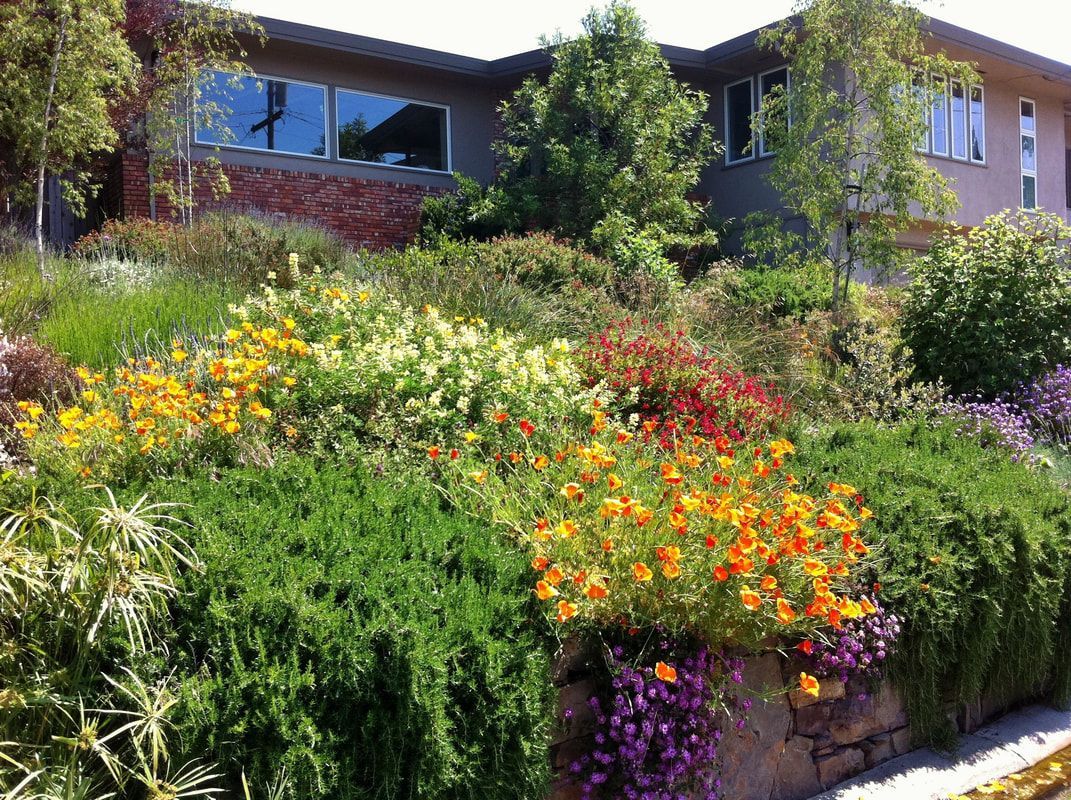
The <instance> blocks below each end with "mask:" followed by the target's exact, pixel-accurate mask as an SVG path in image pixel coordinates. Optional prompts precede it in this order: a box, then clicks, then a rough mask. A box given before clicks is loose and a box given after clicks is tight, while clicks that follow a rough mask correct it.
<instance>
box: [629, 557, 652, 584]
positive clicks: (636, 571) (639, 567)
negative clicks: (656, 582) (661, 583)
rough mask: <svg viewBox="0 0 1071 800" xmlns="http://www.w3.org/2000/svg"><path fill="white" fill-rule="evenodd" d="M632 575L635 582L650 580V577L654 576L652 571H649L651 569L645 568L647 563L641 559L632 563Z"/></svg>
mask: <svg viewBox="0 0 1071 800" xmlns="http://www.w3.org/2000/svg"><path fill="white" fill-rule="evenodd" d="M632 577H634V578H635V579H636V581H637V582H639V583H642V582H643V581H649V580H651V578H653V577H654V573H653V572H651V570H649V569H648V568H647V565H646V564H644V563H643V562H642V561H637V562H636V563H635V564H633V565H632Z"/></svg>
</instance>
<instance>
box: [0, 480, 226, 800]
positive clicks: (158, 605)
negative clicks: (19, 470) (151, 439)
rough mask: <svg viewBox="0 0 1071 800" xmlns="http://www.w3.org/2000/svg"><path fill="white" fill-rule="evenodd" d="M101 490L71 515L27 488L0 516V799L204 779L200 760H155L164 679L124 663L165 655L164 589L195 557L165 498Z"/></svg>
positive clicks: (161, 786)
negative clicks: (125, 498) (27, 494)
mask: <svg viewBox="0 0 1071 800" xmlns="http://www.w3.org/2000/svg"><path fill="white" fill-rule="evenodd" d="M103 491H104V495H105V502H104V503H102V504H101V505H100V506H97V507H94V508H89V509H87V510H86V511H84V512H81V513H78V514H71V513H68V511H67V510H65V509H64V508H63V507H61V506H59V505H57V504H55V503H53V502H52V501H50V500H49V499H47V498H45V497H41V496H38V495H36V494H34V495H32V496H31V498H30V500H29V501H28V502H27V504H26V505H25V506H24V507H22V508H19V509H7V510H6V516H5V517H4V519H3V521H2V522H0V686H2V687H3V688H2V689H0V787H4V788H3V792H4V793H3V794H2V795H0V797H2V798H3V800H15V798H19V800H36V799H37V798H41V799H42V800H46V799H47V800H98V799H100V798H105V797H113V796H116V795H120V796H126V795H127V793H128V792H131V791H133V794H132V795H131V796H144V797H147V798H151V799H152V800H178V798H187V797H195V796H197V797H199V796H205V795H210V794H213V793H214V792H215V791H216V790H215V789H214V788H213V781H214V780H215V778H216V777H218V776H217V775H216V774H215V773H214V767H213V766H212V765H207V764H198V763H196V762H191V763H188V764H186V765H184V766H182V767H176V766H175V765H172V764H170V763H169V754H168V733H169V729H170V722H169V716H170V713H171V711H172V709H173V708H174V706H175V705H176V703H177V699H176V695H175V694H174V693H172V691H171V689H170V686H169V682H168V680H167V679H164V680H159V681H151V680H146V679H144V678H143V677H141V676H139V675H138V674H137V673H136V672H135V671H134V670H133V669H131V668H130V666H128V665H129V664H133V663H137V662H139V661H142V660H143V659H144V658H145V657H146V656H149V655H156V656H160V655H163V654H165V651H164V645H163V643H162V638H161V635H160V634H161V633H162V631H163V629H164V626H165V625H166V620H167V601H168V600H169V599H170V598H171V597H172V596H174V594H175V593H176V588H175V581H176V578H177V573H178V570H179V569H180V568H181V567H183V566H185V567H195V566H196V559H195V556H194V554H193V551H192V550H191V549H190V547H189V546H188V545H187V544H186V542H185V541H184V540H183V539H182V538H181V537H180V536H178V535H177V534H176V533H175V532H174V531H173V528H176V527H177V526H178V525H179V524H180V523H179V522H178V521H177V520H176V519H174V518H173V517H171V516H170V514H169V513H168V511H169V507H168V506H167V505H164V504H153V503H149V502H148V501H147V499H146V498H145V497H142V498H141V499H140V500H138V501H137V502H136V503H134V504H133V505H132V506H129V507H125V506H123V505H120V503H119V502H118V501H117V500H116V498H115V496H114V495H113V494H112V493H111V492H110V491H109V490H107V489H104V490H103ZM139 787H140V788H139Z"/></svg>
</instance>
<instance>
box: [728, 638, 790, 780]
mask: <svg viewBox="0 0 1071 800" xmlns="http://www.w3.org/2000/svg"><path fill="white" fill-rule="evenodd" d="M743 677H744V683H743V685H742V686H741V687H740V690H738V695H739V696H740V697H751V698H752V699H753V704H752V706H751V710H750V711H749V712H748V715H747V725H746V726H745V727H744V729H743V730H740V731H738V730H736V729H735V728H731V727H730V728H729V730H727V731H726V732H725V734H724V737H723V738H722V741H721V748H720V751H719V761H720V762H721V771H722V792H721V793H722V795H723V796H724V797H732V798H734V800H768V798H769V797H770V794H771V792H772V791H773V787H774V779H775V776H776V775H777V769H778V764H779V762H780V760H781V756H782V754H783V753H784V750H785V741H786V739H788V733H789V730H790V728H791V725H792V712H791V710H790V708H789V705H788V700H787V699H786V698H785V694H784V683H783V682H782V679H781V666H780V657H779V656H778V655H777V654H776V653H768V654H766V655H762V656H758V657H755V658H750V659H747V662H746V664H745V666H744V670H743ZM763 698H766V699H763Z"/></svg>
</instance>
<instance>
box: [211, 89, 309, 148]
mask: <svg viewBox="0 0 1071 800" xmlns="http://www.w3.org/2000/svg"><path fill="white" fill-rule="evenodd" d="M210 77H211V80H210V81H209V82H208V85H207V86H206V87H205V89H204V91H203V92H202V95H201V102H202V103H204V104H213V105H215V106H216V107H217V108H219V109H220V110H221V111H222V112H223V113H222V114H221V119H220V126H221V127H222V129H223V130H220V129H219V128H201V127H199V128H198V129H197V137H196V140H197V141H198V142H200V143H203V144H215V145H226V146H229V147H246V148H251V149H254V150H272V151H276V152H279V153H291V154H295V155H303V156H326V155H327V152H326V150H325V138H326V132H327V120H326V115H325V111H326V104H327V92H326V90H325V89H324V87H323V86H316V85H314V84H308V83H298V82H295V81H284V80H278V79H275V78H256V77H253V76H251V75H235V74H232V73H228V72H217V71H213V72H212V73H211V74H210Z"/></svg>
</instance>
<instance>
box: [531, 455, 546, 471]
mask: <svg viewBox="0 0 1071 800" xmlns="http://www.w3.org/2000/svg"><path fill="white" fill-rule="evenodd" d="M549 464H550V459H549V458H547V457H546V456H536V457H535V460H534V461H533V462H532V466H533V467H535V468H536V469H537V470H544V469H546V468H547V466H548V465H549Z"/></svg>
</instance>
